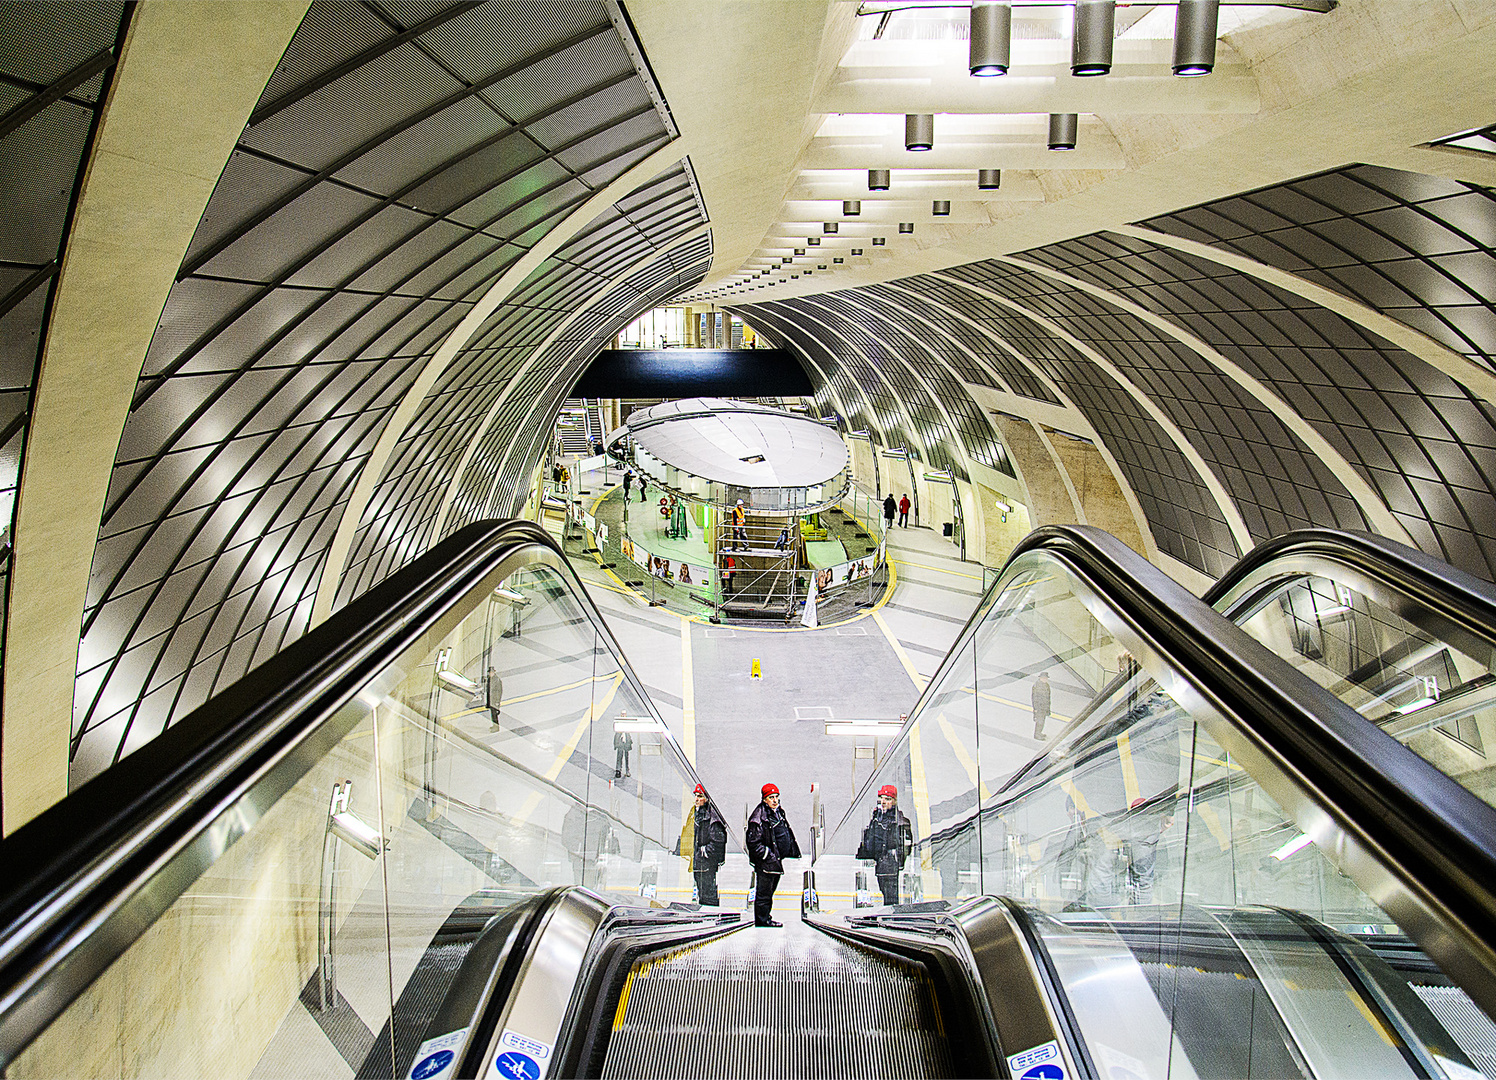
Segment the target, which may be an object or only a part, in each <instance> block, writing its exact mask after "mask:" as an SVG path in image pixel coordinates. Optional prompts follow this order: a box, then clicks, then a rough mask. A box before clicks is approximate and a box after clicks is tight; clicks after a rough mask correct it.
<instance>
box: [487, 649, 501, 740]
mask: <svg viewBox="0 0 1496 1080" xmlns="http://www.w3.org/2000/svg"><path fill="white" fill-rule="evenodd" d="M503 700H504V680H503V679H501V678H499V673H498V672H497V671H495V670H494V669H493V667H492V665H490V666H489V669H488V675H487V677H486V678H485V679H484V680H483V704H484V706H486V707H487V709H488V716H489V719H490V720H491V721H492V722H493V729H494V730H495V731H498V730H499V706H500V705H501V704H502V703H503Z"/></svg>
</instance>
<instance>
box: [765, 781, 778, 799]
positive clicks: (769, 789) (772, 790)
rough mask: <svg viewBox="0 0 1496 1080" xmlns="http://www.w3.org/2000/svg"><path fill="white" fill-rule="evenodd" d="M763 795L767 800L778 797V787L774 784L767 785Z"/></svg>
mask: <svg viewBox="0 0 1496 1080" xmlns="http://www.w3.org/2000/svg"><path fill="white" fill-rule="evenodd" d="M763 794H764V798H766V799H767V798H768V797H769V796H770V795H778V794H779V789H778V788H777V787H775V786H774V785H773V784H765V785H764V793H763Z"/></svg>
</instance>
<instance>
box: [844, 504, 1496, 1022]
mask: <svg viewBox="0 0 1496 1080" xmlns="http://www.w3.org/2000/svg"><path fill="white" fill-rule="evenodd" d="M1373 539H1374V538H1373ZM1377 546H1378V545H1376V544H1368V545H1367V550H1368V552H1373V551H1375V549H1376V547H1377ZM1034 554H1043V555H1045V556H1047V557H1049V558H1051V559H1053V560H1055V561H1056V562H1057V563H1059V564H1060V565H1061V566H1063V567H1064V568H1065V570H1066V571H1067V572H1069V573H1070V574H1072V575H1074V576H1075V577H1076V578H1077V579H1078V580H1079V581H1081V582H1082V583H1083V584H1084V585H1085V586H1086V587H1087V588H1089V589H1090V590H1091V591H1092V592H1093V593H1094V594H1095V595H1096V596H1098V597H1100V598H1101V599H1102V600H1103V601H1104V602H1105V603H1106V604H1107V605H1108V606H1109V607H1110V608H1111V610H1112V611H1113V613H1115V614H1116V615H1117V616H1119V617H1120V618H1121V619H1122V620H1123V621H1124V622H1125V623H1126V624H1127V625H1128V626H1129V628H1130V629H1131V630H1132V631H1133V632H1134V633H1136V634H1137V635H1138V637H1139V638H1141V639H1142V641H1143V642H1145V643H1146V645H1147V647H1148V648H1149V649H1150V650H1151V651H1152V652H1153V653H1154V654H1156V655H1157V656H1158V657H1160V658H1161V659H1162V660H1163V661H1164V663H1165V664H1167V665H1168V666H1169V667H1171V668H1172V669H1173V670H1174V671H1176V672H1178V673H1179V674H1180V675H1182V676H1184V677H1185V678H1186V679H1187V680H1188V681H1189V683H1190V684H1191V686H1192V688H1193V689H1194V690H1195V691H1196V692H1197V693H1199V694H1200V695H1201V696H1202V697H1203V698H1204V699H1205V701H1206V702H1207V703H1208V704H1209V705H1210V706H1211V708H1212V709H1213V710H1214V711H1215V712H1216V713H1218V714H1219V716H1220V717H1222V718H1224V721H1225V723H1224V724H1222V723H1215V722H1210V721H1209V720H1207V718H1206V717H1202V720H1206V722H1207V726H1208V727H1209V728H1210V730H1211V733H1212V734H1213V735H1214V736H1215V738H1216V739H1217V741H1219V742H1221V743H1222V744H1223V746H1224V747H1225V748H1226V749H1227V750H1228V751H1229V752H1231V753H1233V754H1234V755H1236V756H1237V758H1238V759H1239V760H1241V761H1242V762H1243V764H1245V765H1246V767H1247V769H1248V772H1249V773H1250V774H1251V775H1252V776H1253V777H1254V779H1256V780H1257V781H1258V783H1261V784H1263V786H1264V787H1265V788H1267V789H1268V791H1269V794H1270V795H1272V796H1273V797H1274V798H1275V799H1277V800H1278V801H1279V802H1280V803H1281V804H1283V805H1284V809H1285V811H1286V812H1288V813H1289V815H1290V817H1292V818H1294V819H1295V820H1297V821H1299V822H1300V824H1301V825H1307V826H1308V827H1306V831H1310V832H1312V833H1314V834H1315V836H1316V839H1317V840H1320V841H1322V843H1321V849H1322V850H1326V851H1327V853H1329V854H1333V855H1335V856H1336V857H1337V861H1338V863H1339V865H1340V867H1341V869H1342V870H1344V871H1345V872H1346V873H1348V874H1349V875H1350V876H1351V877H1352V878H1353V879H1354V880H1356V881H1357V883H1358V884H1360V885H1361V887H1362V888H1363V889H1364V890H1365V891H1366V892H1367V893H1368V894H1369V895H1371V896H1373V897H1374V898H1375V900H1376V901H1377V902H1378V903H1379V904H1380V905H1381V906H1382V907H1383V909H1384V910H1386V911H1387V913H1388V914H1389V915H1391V916H1392V917H1393V918H1394V919H1396V920H1397V921H1398V922H1399V923H1400V924H1401V925H1402V926H1403V928H1404V930H1405V931H1406V932H1407V933H1408V934H1409V936H1410V937H1412V938H1413V939H1414V940H1415V941H1417V942H1418V944H1419V945H1420V946H1421V947H1422V948H1423V949H1424V950H1425V951H1426V952H1428V953H1429V955H1430V956H1432V957H1433V958H1434V959H1435V960H1436V961H1437V962H1438V963H1439V964H1440V965H1441V967H1443V968H1444V970H1445V971H1446V972H1448V973H1449V974H1450V975H1451V977H1453V978H1454V979H1455V980H1456V981H1457V982H1459V983H1460V984H1461V985H1462V986H1463V987H1464V988H1465V990H1466V991H1467V992H1468V993H1469V994H1470V995H1471V997H1472V998H1474V999H1475V1001H1476V1002H1477V1003H1478V1004H1480V1005H1481V1007H1482V1008H1484V1009H1485V1010H1486V1011H1487V1012H1490V1013H1493V1014H1496V808H1493V807H1491V806H1489V805H1487V804H1486V803H1485V802H1483V801H1481V800H1480V799H1479V798H1478V797H1476V796H1475V795H1474V794H1472V793H1471V792H1470V791H1468V790H1466V789H1465V788H1464V787H1462V786H1461V785H1460V784H1458V783H1457V782H1455V781H1454V780H1452V779H1450V778H1449V777H1448V776H1446V775H1445V774H1444V773H1442V772H1440V771H1439V770H1438V769H1437V768H1435V767H1434V766H1433V765H1431V764H1429V763H1428V762H1427V761H1425V760H1424V759H1423V758H1421V757H1419V756H1418V755H1417V754H1416V753H1414V752H1413V751H1411V750H1409V749H1408V748H1407V747H1406V746H1404V745H1402V744H1401V743H1399V742H1398V741H1397V740H1396V739H1394V738H1393V737H1392V736H1390V735H1388V734H1387V733H1386V732H1384V731H1382V730H1381V729H1380V728H1379V727H1377V726H1376V725H1375V724H1373V723H1372V722H1370V721H1368V720H1367V719H1365V718H1364V717H1362V716H1361V715H1360V714H1359V713H1357V712H1356V711H1355V710H1353V709H1352V708H1351V707H1350V706H1348V705H1347V704H1346V703H1345V702H1343V701H1341V700H1340V699H1339V698H1337V697H1336V696H1335V695H1334V694H1332V693H1330V692H1329V691H1328V690H1326V689H1325V688H1323V687H1321V686H1319V685H1318V684H1317V683H1315V682H1313V681H1312V680H1311V679H1309V678H1308V677H1307V676H1306V675H1304V674H1303V673H1301V672H1299V671H1297V670H1295V669H1294V668H1293V667H1292V666H1291V665H1290V664H1288V663H1287V662H1286V661H1285V660H1283V659H1282V658H1280V657H1279V656H1277V655H1276V654H1274V653H1273V652H1272V651H1271V650H1269V649H1268V648H1267V647H1266V646H1264V645H1262V644H1261V643H1260V642H1258V641H1256V640H1255V639H1253V638H1252V637H1250V636H1249V635H1248V634H1247V633H1246V632H1245V631H1243V630H1242V629H1241V628H1240V627H1238V626H1236V625H1235V624H1234V623H1232V622H1230V621H1229V620H1228V619H1226V618H1225V617H1224V616H1222V615H1221V614H1220V613H1218V612H1217V611H1215V610H1214V609H1212V608H1211V607H1210V606H1209V605H1207V604H1206V603H1205V602H1204V601H1203V600H1201V599H1200V598H1199V597H1196V596H1194V595H1193V594H1192V593H1190V592H1189V591H1188V590H1187V589H1185V588H1184V587H1183V586H1182V585H1180V584H1179V583H1178V582H1176V581H1174V580H1173V579H1172V578H1170V577H1169V576H1168V575H1166V574H1165V573H1164V572H1163V571H1161V570H1159V569H1158V568H1157V567H1155V566H1153V565H1152V564H1151V563H1149V562H1147V561H1146V560H1145V559H1144V558H1143V557H1142V556H1141V555H1139V554H1137V553H1136V552H1134V551H1133V550H1132V549H1130V548H1128V547H1127V546H1126V545H1125V544H1123V543H1122V542H1121V541H1120V540H1118V539H1116V538H1115V537H1113V536H1111V535H1110V534H1108V533H1105V532H1102V531H1101V530H1099V529H1094V528H1090V527H1087V526H1049V527H1045V528H1042V529H1038V530H1035V531H1034V532H1032V533H1030V534H1029V535H1028V536H1027V537H1026V538H1024V539H1023V540H1022V541H1021V542H1020V543H1019V544H1018V546H1017V547H1016V548H1015V549H1014V551H1013V553H1012V555H1011V556H1010V558H1009V561H1008V567H1007V568H1006V569H1005V570H1004V572H1003V575H1002V576H1000V577H999V579H998V580H997V581H996V582H994V583H993V586H992V587H991V588H990V589H989V590H988V592H987V594H986V596H984V598H983V600H982V602H981V603H980V604H979V605H978V607H977V610H976V612H975V613H974V614H973V616H972V618H971V620H970V621H969V622H968V624H967V626H966V627H965V628H964V629H963V631H962V632H961V634H960V635H959V636H958V638H957V640H956V644H955V645H954V646H953V647H952V649H951V652H950V654H949V655H948V656H947V657H946V660H945V661H944V662H943V663H942V664H941V666H940V669H939V671H937V672H936V675H935V677H934V678H933V679H932V680H931V681H930V683H929V684H928V686H927V688H926V690H925V693H924V694H923V695H922V696H921V699H920V702H919V703H918V704H917V705H916V706H915V709H914V710H913V711H912V712H911V713H910V718H909V721H908V722H907V723H906V725H905V727H904V729H903V731H902V732H901V734H900V736H899V740H898V741H900V742H902V741H903V740H905V739H907V738H908V733H909V731H910V728H911V726H912V725H913V724H914V723H916V722H917V720H918V718H919V715H920V713H921V712H922V711H923V709H924V708H925V706H926V703H927V701H928V700H929V699H930V698H931V696H932V695H933V694H934V693H935V692H937V691H938V689H939V687H940V685H941V681H942V678H943V676H944V674H945V673H946V672H947V671H948V670H949V669H950V667H951V665H952V664H955V663H958V662H960V654H961V652H962V651H963V649H965V648H966V647H967V646H969V645H970V644H971V642H972V641H973V639H974V637H975V635H976V632H977V629H978V627H979V626H980V625H981V624H982V622H983V621H984V620H985V618H986V616H987V615H988V614H989V613H990V612H991V610H992V609H993V606H994V604H995V603H996V599H997V597H998V595H999V590H1000V587H1001V586H1002V585H1003V584H1004V580H1005V578H1006V576H1007V574H1008V572H1009V570H1010V569H1011V568H1012V566H1013V565H1014V562H1015V561H1016V560H1018V559H1021V558H1023V557H1025V556H1031V555H1034ZM1369 557H1370V555H1368V558H1369ZM890 749H891V750H896V746H895V747H891V748H890ZM892 756H896V755H892ZM880 775H881V774H880V773H878V772H875V773H874V775H873V777H871V778H870V779H869V780H868V782H867V783H868V785H872V784H874V783H879V782H881V780H880ZM863 794H866V787H865V789H864V792H863ZM860 805H863V802H862V800H861V798H859V799H858V800H857V801H855V802H854V807H855V806H860Z"/></svg>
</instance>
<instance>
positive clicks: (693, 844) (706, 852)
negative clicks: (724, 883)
mask: <svg viewBox="0 0 1496 1080" xmlns="http://www.w3.org/2000/svg"><path fill="white" fill-rule="evenodd" d="M695 795H696V809H695V811H693V812H692V813H691V814H689V815H687V817H686V823H685V825H683V826H682V827H681V830H680V842H679V843H678V844H677V845H676V848H675V853H676V854H677V855H681V856H684V857H685V858H686V859H689V860H690V863H691V873H692V874H693V875H694V876H695V878H696V899H697V902H698V903H700V904H701V905H702V906H703V907H718V906H720V904H721V900H720V898H719V897H718V895H717V870H718V868H720V867H721V865H722V864H723V863H724V862H726V861H727V819H726V818H724V817H723V816H722V815H721V814H720V813H718V812H717V808H716V807H715V806H713V805H712V800H711V798H710V797H709V796H708V795H707V793H706V788H704V787H702V786H701V785H700V784H697V785H696V791H695Z"/></svg>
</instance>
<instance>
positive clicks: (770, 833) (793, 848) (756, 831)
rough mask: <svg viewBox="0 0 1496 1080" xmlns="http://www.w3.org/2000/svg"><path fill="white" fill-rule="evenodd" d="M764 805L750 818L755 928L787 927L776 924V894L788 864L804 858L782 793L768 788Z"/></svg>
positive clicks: (749, 841)
mask: <svg viewBox="0 0 1496 1080" xmlns="http://www.w3.org/2000/svg"><path fill="white" fill-rule="evenodd" d="M762 795H763V801H762V802H760V803H759V804H758V805H757V806H756V807H754V809H753V813H752V814H750V815H749V817H748V859H749V861H750V862H752V863H753V881H754V885H753V890H754V891H753V925H754V926H783V925H784V924H783V923H781V922H775V921H774V918H773V913H774V890H775V889H777V888H778V887H779V879H780V878H781V877H782V876H783V875H784V860H785V859H798V858H799V857H800V844H799V842H798V841H796V840H795V834H794V831H793V830H791V829H790V823H789V820H788V819H787V818H786V817H785V816H784V811H783V810H781V809H779V789H778V788H777V787H775V786H774V785H773V784H765V785H764V786H763V790H762Z"/></svg>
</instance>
